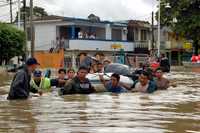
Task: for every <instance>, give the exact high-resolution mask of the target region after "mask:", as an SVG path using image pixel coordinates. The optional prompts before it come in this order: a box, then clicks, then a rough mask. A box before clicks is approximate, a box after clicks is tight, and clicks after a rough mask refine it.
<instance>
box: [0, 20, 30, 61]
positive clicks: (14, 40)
mask: <svg viewBox="0 0 200 133" xmlns="http://www.w3.org/2000/svg"><path fill="white" fill-rule="evenodd" d="M25 42H26V38H25V33H24V32H23V31H21V30H18V29H17V28H15V27H14V26H12V25H8V24H5V23H0V65H2V63H3V62H6V64H7V63H8V61H9V60H10V59H11V58H13V57H15V56H21V55H24V53H25V52H24V46H25V44H26V43H25Z"/></svg>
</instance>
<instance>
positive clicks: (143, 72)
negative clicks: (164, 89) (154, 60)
mask: <svg viewBox="0 0 200 133" xmlns="http://www.w3.org/2000/svg"><path fill="white" fill-rule="evenodd" d="M140 75H144V76H147V78H149V73H148V72H147V71H142V72H141V74H140Z"/></svg>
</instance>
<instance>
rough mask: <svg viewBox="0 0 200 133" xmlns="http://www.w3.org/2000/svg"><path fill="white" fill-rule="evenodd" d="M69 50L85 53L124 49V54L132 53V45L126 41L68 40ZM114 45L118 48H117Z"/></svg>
mask: <svg viewBox="0 0 200 133" xmlns="http://www.w3.org/2000/svg"><path fill="white" fill-rule="evenodd" d="M67 45H68V47H67V49H69V50H77V49H78V50H87V51H95V50H99V51H113V50H115V51H119V50H120V49H124V51H126V52H133V51H134V43H133V42H127V41H113V40H92V39H91V40H90V39H70V40H68V44H67ZM114 45H116V46H118V47H117V48H115V47H114ZM119 46H120V47H119Z"/></svg>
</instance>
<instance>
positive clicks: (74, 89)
mask: <svg viewBox="0 0 200 133" xmlns="http://www.w3.org/2000/svg"><path fill="white" fill-rule="evenodd" d="M94 92H95V89H94V88H93V86H92V85H91V83H90V81H89V79H87V78H86V80H85V81H84V82H81V81H80V80H79V78H78V77H75V78H73V79H71V80H70V81H68V82H67V83H66V85H65V86H64V87H63V88H61V89H60V92H59V93H60V95H68V94H90V93H94Z"/></svg>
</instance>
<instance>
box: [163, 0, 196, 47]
mask: <svg viewBox="0 0 200 133" xmlns="http://www.w3.org/2000/svg"><path fill="white" fill-rule="evenodd" d="M166 3H169V4H170V6H171V8H166V7H165V5H166ZM174 18H176V19H177V22H176V23H175V22H173V19H174ZM161 24H162V25H167V26H170V27H171V28H172V29H173V30H174V32H176V33H177V34H178V35H181V36H183V37H185V38H187V39H190V40H193V41H194V44H195V45H198V44H199V43H200V1H199V0H161ZM195 47H196V48H197V49H198V46H195Z"/></svg>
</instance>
